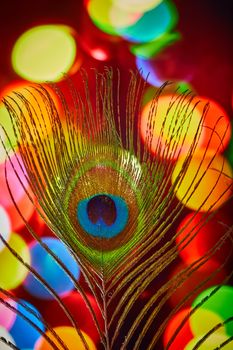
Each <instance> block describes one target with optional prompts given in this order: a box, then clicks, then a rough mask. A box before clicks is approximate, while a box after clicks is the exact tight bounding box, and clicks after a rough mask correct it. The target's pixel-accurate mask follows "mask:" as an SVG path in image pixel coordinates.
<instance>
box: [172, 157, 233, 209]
mask: <svg viewBox="0 0 233 350" xmlns="http://www.w3.org/2000/svg"><path fill="white" fill-rule="evenodd" d="M184 161H185V156H181V157H180V158H179V159H178V160H177V163H176V165H175V168H174V171H173V173H172V183H173V184H175V181H177V179H178V177H179V174H180V172H181V169H182V167H183V166H184ZM231 185H232V169H231V167H230V165H229V164H228V162H227V160H226V159H225V158H224V157H223V156H221V155H216V156H213V154H211V153H206V154H205V153H204V152H197V153H196V154H194V155H193V156H192V158H191V161H190V162H189V164H188V166H187V168H186V170H185V174H184V176H183V177H182V179H181V181H180V182H179V183H177V185H176V188H175V191H176V196H177V198H178V199H179V200H180V201H181V202H182V203H184V204H185V206H187V207H188V208H190V209H192V210H198V209H199V208H200V210H201V211H203V212H206V211H209V210H210V211H213V210H215V209H217V208H219V207H220V206H221V205H222V204H223V203H224V202H225V201H226V200H227V199H228V198H229V197H230V195H231V193H232V192H231Z"/></svg>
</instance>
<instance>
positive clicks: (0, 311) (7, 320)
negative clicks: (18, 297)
mask: <svg viewBox="0 0 233 350" xmlns="http://www.w3.org/2000/svg"><path fill="white" fill-rule="evenodd" d="M0 297H1V299H3V300H4V302H5V303H7V304H10V306H12V307H13V308H15V307H16V303H15V302H14V301H13V300H12V299H10V298H8V297H6V296H5V295H4V294H3V293H0ZM15 319H16V313H15V312H14V311H12V310H11V309H10V308H9V307H8V306H7V305H4V303H2V302H0V327H3V328H5V329H7V330H9V329H10V328H11V327H12V325H13V323H14V321H15ZM0 348H1V347H0Z"/></svg>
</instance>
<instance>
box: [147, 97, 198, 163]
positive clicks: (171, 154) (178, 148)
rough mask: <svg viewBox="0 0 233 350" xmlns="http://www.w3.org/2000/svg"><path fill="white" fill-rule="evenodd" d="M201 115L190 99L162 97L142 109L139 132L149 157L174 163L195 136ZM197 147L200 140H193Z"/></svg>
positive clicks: (189, 145) (185, 150) (188, 147)
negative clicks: (147, 149)
mask: <svg viewBox="0 0 233 350" xmlns="http://www.w3.org/2000/svg"><path fill="white" fill-rule="evenodd" d="M200 120H201V113H200V112H199V111H198V110H197V109H194V104H193V103H192V101H191V100H190V99H188V98H187V99H185V100H184V96H182V95H180V96H179V95H162V96H160V97H159V99H158V103H157V102H156V103H154V102H153V101H151V102H149V103H148V104H147V105H146V106H144V108H143V110H142V114H141V121H140V131H141V136H142V139H143V141H144V143H145V144H146V145H147V147H148V148H149V149H150V151H151V152H152V153H156V154H157V155H159V156H161V157H163V158H169V159H176V158H177V157H178V155H179V154H180V153H181V154H182V153H185V152H187V151H188V150H189V149H190V147H191V145H192V144H193V142H194V140H195V135H196V134H198V127H199V123H200ZM196 139H197V144H199V143H200V142H201V138H198V137H196Z"/></svg>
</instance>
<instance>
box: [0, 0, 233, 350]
mask: <svg viewBox="0 0 233 350" xmlns="http://www.w3.org/2000/svg"><path fill="white" fill-rule="evenodd" d="M232 14H233V3H232V1H231V0H195V1H192V0H186V1H184V0H173V1H172V0H141V1H140V0H84V1H81V0H73V1H71V0H68V1H66V2H63V1H60V2H59V1H55V0H40V1H33V2H32V1H29V0H21V1H5V2H4V3H2V4H1V9H0V96H1V98H4V97H5V96H6V95H8V94H10V93H11V92H12V91H19V92H20V91H22V89H23V88H25V87H27V86H28V85H32V84H34V83H44V82H45V81H52V82H56V83H57V84H58V86H60V87H63V88H64V89H66V88H67V85H65V84H64V74H66V75H68V76H71V77H72V79H73V81H74V82H75V83H77V86H78V84H79V81H78V80H79V79H80V77H79V71H80V69H82V68H84V69H87V70H88V69H90V68H96V69H98V70H101V71H102V70H103V69H104V67H105V66H111V67H113V68H117V69H119V70H120V72H121V73H122V74H121V77H122V80H123V81H124V79H126V78H127V76H128V71H129V70H137V69H138V70H139V71H140V74H141V76H142V77H143V79H146V80H147V88H146V92H145V101H150V99H151V98H152V97H151V96H152V95H153V93H154V91H156V89H157V88H159V87H160V86H161V85H162V84H163V83H165V82H166V81H172V82H173V83H174V84H173V86H174V90H175V88H177V87H179V89H180V90H181V91H184V90H186V89H190V90H191V91H193V92H194V93H195V94H196V95H197V97H198V98H199V99H201V100H202V101H204V102H208V101H209V102H210V111H209V119H208V123H209V124H208V125H209V126H210V127H211V126H213V125H215V123H216V120H217V119H218V117H219V116H223V124H221V126H220V131H219V132H220V134H221V132H224V130H225V127H226V125H228V124H229V127H228V130H227V133H226V138H225V141H224V144H223V145H222V149H221V150H220V152H219V157H220V158H219V159H220V160H219V162H220V161H221V159H222V158H224V159H225V161H226V164H227V167H228V168H227V169H228V170H227V171H228V175H229V178H231V177H232V166H233V136H232V135H231V124H232V118H233V113H232V108H233V66H232V62H233V46H232V39H233V35H232V34H233V27H232ZM148 73H149V75H148ZM126 80H127V79H126ZM145 113H146V112H145ZM0 124H1V125H3V126H4V128H5V129H6V130H7V132H8V134H9V140H10V141H11V142H12V144H13V145H14V143H15V139H14V133H13V130H12V127H11V123H10V119H9V117H8V116H7V112H6V109H5V107H4V105H3V103H1V104H0ZM221 128H222V129H221ZM1 137H2V138H3V139H4V138H5V135H4V134H3V133H2V132H1ZM9 140H8V139H5V140H4V141H5V142H6V144H7V143H9ZM142 142H143V136H142ZM213 149H214V146H213ZM221 157H222V158H221ZM5 160H6V155H5V152H4V149H3V147H2V146H0V191H1V193H0V229H1V234H2V235H3V237H4V239H5V240H6V241H7V242H9V245H11V246H12V247H14V249H15V250H16V251H17V252H18V254H19V255H20V256H22V257H23V259H24V260H25V261H26V262H28V264H29V265H30V264H31V266H34V267H35V268H37V269H38V271H39V273H40V274H41V275H43V277H44V278H45V279H46V280H47V281H49V283H50V284H51V285H52V286H53V288H55V289H56V290H57V291H58V294H59V295H60V296H62V297H63V298H64V302H65V303H66V305H68V306H69V307H70V308H72V310H73V311H74V316H75V319H77V320H78V322H79V323H80V328H81V330H82V331H83V332H84V334H85V337H87V339H88V342H90V344H89V346H90V348H91V349H92V348H93V349H95V348H96V349H98V348H100V345H99V343H100V339H99V336H98V334H97V331H96V329H95V326H94V323H93V320H92V318H91V316H90V315H89V313H88V311H87V309H86V306H85V303H84V302H83V300H82V298H81V297H80V295H79V294H78V293H77V292H75V291H73V289H74V286H73V284H72V283H70V281H69V280H68V279H67V277H66V276H65V275H64V274H63V273H62V271H60V270H57V269H58V267H57V266H56V264H55V263H54V261H53V260H52V258H50V260H49V258H48V257H47V256H46V253H45V251H43V250H42V248H41V247H40V246H39V245H38V244H37V243H36V242H35V241H34V240H33V238H32V237H31V235H30V234H29V232H28V229H27V228H26V226H25V223H24V221H23V219H22V217H20V216H19V214H18V213H17V210H16V209H15V207H14V205H13V203H12V200H11V198H10V195H9V191H8V188H7V186H6V183H5V180H4V178H5V170H4V169H5V165H6V163H7V161H6V163H5ZM12 162H13V163H14V155H12ZM15 167H17V162H15ZM19 171H23V169H22V168H21V169H19ZM9 181H10V186H11V189H12V190H13V192H14V196H15V201H16V203H17V205H18V206H19V208H20V209H21V211H22V212H23V213H24V216H25V218H26V220H27V221H28V222H29V223H30V225H31V226H32V227H33V229H35V230H36V232H37V233H38V234H39V235H40V236H41V237H43V239H44V240H45V241H46V243H47V244H48V245H49V247H50V248H51V250H53V249H54V251H56V252H57V254H58V256H59V257H61V259H62V260H63V261H65V263H66V265H67V266H68V267H69V269H70V271H72V273H73V274H74V275H75V276H76V278H77V280H79V281H80V283H82V278H83V277H82V275H81V273H80V270H79V267H78V266H77V264H76V262H75V261H74V260H72V258H71V257H70V254H69V252H68V251H67V250H66V248H65V247H64V246H63V245H62V243H61V242H60V241H59V240H57V239H56V238H55V236H53V234H52V232H51V231H50V230H49V229H48V227H47V226H46V225H45V224H44V223H43V221H42V220H41V218H40V217H39V215H38V214H37V213H36V212H35V210H34V207H33V205H32V204H31V203H30V201H29V200H28V198H27V196H26V195H25V193H24V191H23V190H22V189H21V186H20V183H19V181H18V179H17V178H16V176H15V174H14V172H13V171H12V174H11V170H10V169H9ZM207 181H208V180H207ZM25 186H27V185H26V184H25ZM229 196H230V194H229ZM229 196H228V197H229ZM197 207H198V203H197V204H194V205H190V207H187V212H185V215H184V216H183V218H182V220H180V221H179V222H178V223H177V225H176V227H174V230H176V229H178V227H180V225H184V222H185V220H188V219H187V218H188V217H189V218H190V217H191V215H193V214H194V212H195V209H196V208H197ZM199 215H201V214H199ZM195 220H197V222H196V224H197V225H198V222H199V221H198V220H200V221H201V217H199V218H198V217H197V218H196V219H195ZM193 221H194V220H193ZM186 222H187V221H186ZM220 222H223V223H224V224H226V225H228V226H230V225H231V224H233V221H232V201H230V202H229V203H227V205H226V206H225V207H224V210H220V212H219V213H218V217H217V218H215V219H214V220H212V221H210V223H209V225H206V228H205V230H203V231H201V233H200V234H199V235H198V236H197V239H196V240H193V242H192V244H190V245H188V246H187V248H186V249H184V250H183V251H182V253H181V254H180V261H179V262H178V263H177V264H176V265H174V266H171V268H170V270H169V271H167V272H166V274H165V275H164V279H168V278H170V276H172V275H174V274H175V273H177V271H179V270H180V269H182V268H183V266H184V265H188V264H190V263H191V262H192V261H193V259H194V258H198V256H199V255H200V254H203V253H204V252H205V251H206V250H207V249H210V248H211V246H212V245H214V244H215V243H216V241H217V240H218V239H220V238H221V235H222V234H223V225H221V224H220ZM231 245H232V242H231V241H229V242H228V243H226V244H225V245H224V246H223V247H222V248H221V250H220V252H218V254H216V255H215V256H214V259H213V260H212V261H210V262H209V265H208V266H207V264H206V265H204V267H202V269H200V270H197V271H196V272H195V274H193V275H192V276H191V277H190V279H189V280H188V281H187V282H186V283H185V284H184V285H183V287H182V288H180V289H178V290H177V291H176V293H174V295H173V296H172V297H171V298H170V300H169V302H168V303H167V306H166V308H167V309H168V310H171V309H172V308H173V307H175V306H176V305H177V304H178V303H179V301H180V300H181V299H182V297H183V296H184V295H185V293H188V292H189V291H190V288H193V286H195V285H196V283H197V282H200V281H201V280H202V279H205V278H206V277H207V276H208V275H209V274H211V273H212V272H213V271H218V268H219V267H220V266H221V264H223V263H224V258H225V257H226V255H227V254H228V255H229V254H232V253H231V250H229V247H231ZM231 272H232V259H230V262H229V261H228V263H227V264H226V265H224V268H223V269H221V270H220V271H219V273H217V274H216V276H215V277H214V278H213V280H211V281H209V282H208V284H207V285H205V287H203V288H202V290H201V291H199V294H198V293H197V294H196V295H193V298H192V299H190V300H189V302H187V303H186V304H184V305H183V308H182V309H181V310H180V311H178V312H177V313H175V314H174V315H173V318H171V320H170V323H168V326H167V329H166V331H165V333H164V334H163V336H162V337H161V340H160V343H159V345H158V347H157V348H156V350H159V349H165V347H166V346H167V344H168V343H169V339H171V337H172V334H173V333H174V330H175V329H176V327H177V326H178V325H179V323H180V322H181V321H182V319H184V317H185V316H186V315H188V313H189V312H190V310H191V308H192V307H193V306H194V305H196V304H195V303H197V302H198V298H201V293H202V297H204V296H205V295H207V294H205V293H207V291H208V293H209V291H210V290H211V288H213V286H216V285H218V284H220V283H223V281H224V279H225V277H226V276H228V275H229V274H230V273H231ZM58 276H59V277H58ZM58 282H59V283H58ZM37 283H39V282H37ZM0 288H1V289H0V290H1V291H2V294H0V296H1V300H2V301H5V304H4V303H2V304H0V337H1V336H2V337H4V338H5V339H8V340H9V341H10V342H12V343H13V344H15V345H16V346H17V347H18V348H19V349H22V350H23V349H25V350H26V349H27V350H29V349H36V350H42V349H48V350H49V349H50V347H49V345H48V344H47V345H46V344H42V342H40V335H41V334H40V332H39V331H38V330H35V329H34V328H33V327H32V326H31V325H29V324H28V323H27V322H26V321H25V320H23V319H22V318H20V316H19V315H16V314H15V313H14V312H13V311H12V310H13V308H16V309H17V310H21V311H22V313H23V314H24V315H25V314H27V312H28V310H26V309H25V307H23V306H22V305H21V304H20V300H26V301H27V302H29V303H30V305H32V306H33V307H34V308H35V310H37V311H36V312H40V314H42V315H43V317H44V318H45V319H46V320H47V321H48V322H49V323H50V324H51V325H52V327H54V328H55V327H57V328H56V329H57V332H58V333H59V334H60V335H61V337H62V339H64V342H66V341H67V344H69V349H71V350H72V349H82V345H81V344H80V347H78V348H77V344H78V343H77V342H78V340H77V339H76V340H74V339H75V335H74V334H73V333H72V332H73V330H72V327H71V326H70V324H69V322H68V321H67V318H66V316H65V315H64V314H63V313H62V312H61V310H59V308H58V307H57V305H56V302H55V301H54V300H52V297H51V295H48V292H47V291H46V290H45V289H43V288H42V287H41V286H39V285H38V284H36V281H35V280H33V279H32V278H30V276H28V271H27V270H26V269H25V268H24V267H22V266H21V265H20V263H19V262H18V261H17V260H16V259H15V258H13V257H12V255H11V254H10V253H9V250H8V249H7V248H6V247H5V246H4V244H3V243H0ZM208 288H210V289H208ZM3 289H4V290H6V291H9V293H10V294H9V295H7V293H3ZM155 290H156V286H155V285H154V286H151V288H150V289H149V290H146V291H145V292H144V293H143V295H142V302H143V300H144V299H145V300H147V299H148V298H149V297H150V296H151V295H152V294H153V293H154V291H155ZM11 295H13V296H14V297H15V298H14V299H12V297H11ZM89 298H90V302H91V303H92V305H93V307H94V308H95V309H96V313H97V317H99V319H100V322H101V315H100V311H99V310H98V307H97V305H95V300H94V298H93V296H92V295H89ZM7 303H10V305H13V307H12V310H11V309H10V308H9V307H7V306H6V304H7ZM209 304H210V305H209V306H207V307H206V308H203V309H201V311H200V313H199V314H198V313H197V316H196V318H195V319H192V320H191V323H190V322H186V324H185V326H184V327H183V328H182V332H180V335H178V336H177V337H176V341H175V342H174V343H173V345H171V347H169V349H172V350H182V349H185V350H191V349H192V348H193V346H194V344H195V343H194V341H196V340H195V339H198V337H200V336H201V335H202V334H204V333H205V332H206V331H208V330H209V329H210V328H211V325H212V326H213V325H214V324H216V323H218V322H222V321H224V320H227V319H228V318H229V317H232V316H233V311H232V310H233V287H232V283H231V280H229V281H228V282H227V284H225V286H224V288H220V290H219V292H218V293H216V300H213V301H212V304H211V303H209ZM216 304H219V305H221V306H219V307H217V306H216ZM8 306H9V305H8ZM167 309H166V310H167ZM166 310H165V311H164V312H165V314H166ZM27 315H28V317H29V318H30V319H33V316H32V314H31V313H28V314H27ZM200 320H202V322H203V320H205V321H204V323H205V324H207V328H205V329H202V328H200V327H201V326H200V322H201V321H200ZM34 321H35V322H36V324H38V327H39V329H40V330H41V332H42V333H43V332H44V331H45V327H44V326H43V325H42V323H41V322H39V321H38V320H35V319H34ZM38 322H39V323H38ZM214 322H215V323H214ZM65 326H66V327H68V326H69V327H70V329H69V331H67V328H65ZM155 327H157V324H155ZM208 327H209V328H208ZM232 336H233V322H228V323H227V326H226V327H225V328H224V330H223V331H222V332H220V333H218V334H217V335H215V336H213V337H212V338H211V339H210V340H209V343H208V344H207V345H205V348H204V347H203V349H205V350H211V349H214V348H215V346H217V345H219V344H220V343H223V342H224V341H226V340H227V339H228V340H229V339H230V337H232ZM194 338H195V339H194ZM72 339H73V343H74V344H75V345H74V344H73V343H72ZM193 339H194V340H193ZM75 342H76V343H75ZM72 344H73V345H72ZM7 348H8V346H7V345H6V344H5V343H4V342H2V343H0V350H4V349H7ZM131 348H132V349H133V347H132V345H131ZM131 348H129V349H131ZM232 348H233V343H232V342H231V343H228V344H227V345H226V346H225V347H223V349H226V350H227V349H229V350H230V349H232ZM200 349H202V348H200Z"/></svg>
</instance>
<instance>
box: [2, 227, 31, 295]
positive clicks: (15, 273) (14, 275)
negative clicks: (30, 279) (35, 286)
mask: <svg viewBox="0 0 233 350" xmlns="http://www.w3.org/2000/svg"><path fill="white" fill-rule="evenodd" d="M9 246H10V247H11V248H12V249H14V250H15V251H16V253H17V254H18V255H19V256H20V257H21V258H22V259H23V261H24V262H25V263H27V264H30V253H29V248H28V247H27V244H26V243H25V241H24V240H23V239H22V238H21V237H20V236H19V235H18V234H16V233H12V234H11V236H10V240H9ZM0 266H7V268H4V269H3V268H2V269H1V274H0V287H1V288H4V289H6V290H8V289H14V288H16V287H18V286H19V285H20V284H21V283H22V282H23V280H24V279H25V278H26V276H27V274H28V269H27V268H26V267H25V266H24V265H23V264H22V263H21V262H20V261H19V260H18V259H17V258H16V257H15V256H14V255H13V254H12V253H11V252H10V250H9V249H8V248H4V249H3V250H2V251H1V252H0Z"/></svg>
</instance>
